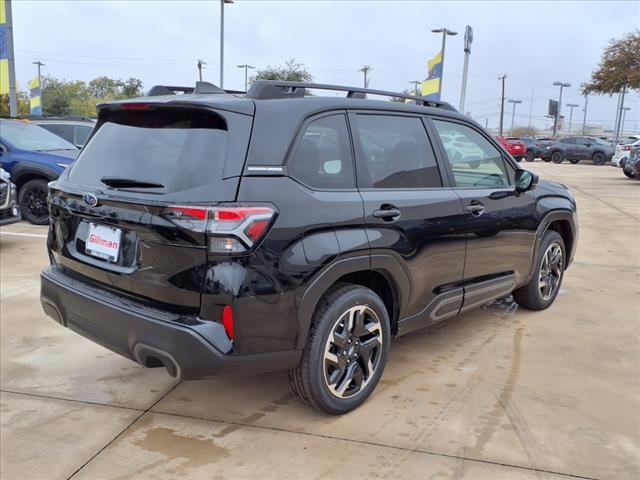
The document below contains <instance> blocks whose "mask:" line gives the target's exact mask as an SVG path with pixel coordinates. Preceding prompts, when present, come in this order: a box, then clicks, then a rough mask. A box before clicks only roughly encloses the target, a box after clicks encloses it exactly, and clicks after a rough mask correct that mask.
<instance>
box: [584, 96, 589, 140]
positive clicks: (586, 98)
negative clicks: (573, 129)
mask: <svg viewBox="0 0 640 480" xmlns="http://www.w3.org/2000/svg"><path fill="white" fill-rule="evenodd" d="M588 104H589V94H588V93H585V94H584V116H583V117H582V135H586V133H585V132H586V126H587V105H588Z"/></svg>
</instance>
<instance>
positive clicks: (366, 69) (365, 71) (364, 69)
mask: <svg viewBox="0 0 640 480" xmlns="http://www.w3.org/2000/svg"><path fill="white" fill-rule="evenodd" d="M371 70H373V68H372V67H371V66H370V65H363V66H362V68H361V69H360V70H358V71H359V72H362V73H363V74H364V88H368V87H369V79H368V78H367V75H368V74H369V72H370V71H371Z"/></svg>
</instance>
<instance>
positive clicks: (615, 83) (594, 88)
mask: <svg viewBox="0 0 640 480" xmlns="http://www.w3.org/2000/svg"><path fill="white" fill-rule="evenodd" d="M639 52H640V31H639V30H636V31H635V32H631V33H628V34H626V35H625V36H624V37H622V38H621V39H619V40H611V41H610V42H609V45H608V46H607V47H606V48H605V49H604V52H603V53H602V59H601V61H600V65H598V68H597V69H596V70H594V71H593V73H592V74H591V81H590V82H588V83H586V84H584V85H583V87H582V92H583V93H601V94H608V95H612V94H614V93H618V92H621V91H622V90H623V89H625V88H626V89H627V90H636V91H640V53H639Z"/></svg>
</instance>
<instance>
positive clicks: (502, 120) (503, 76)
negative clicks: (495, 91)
mask: <svg viewBox="0 0 640 480" xmlns="http://www.w3.org/2000/svg"><path fill="white" fill-rule="evenodd" d="M506 78H507V74H506V73H505V74H504V75H502V76H501V77H498V80H502V96H501V97H500V136H502V126H503V124H504V81H505V79H506Z"/></svg>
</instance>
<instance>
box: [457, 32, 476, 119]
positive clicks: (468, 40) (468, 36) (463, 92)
mask: <svg viewBox="0 0 640 480" xmlns="http://www.w3.org/2000/svg"><path fill="white" fill-rule="evenodd" d="M472 43H473V29H472V28H471V26H469V25H467V26H466V27H465V29H464V64H463V66H462V87H461V89H460V112H464V101H465V97H466V96H467V74H468V73H469V55H471V44H472Z"/></svg>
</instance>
